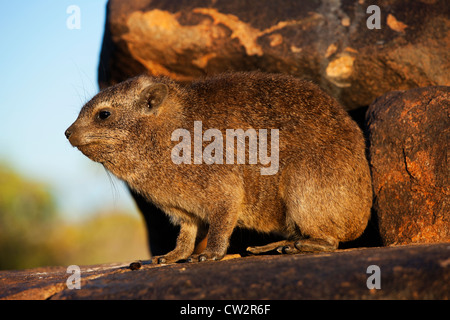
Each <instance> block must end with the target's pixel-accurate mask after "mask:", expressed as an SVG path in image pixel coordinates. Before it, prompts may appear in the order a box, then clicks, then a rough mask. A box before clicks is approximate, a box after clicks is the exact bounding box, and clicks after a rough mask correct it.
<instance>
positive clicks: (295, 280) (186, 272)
mask: <svg viewBox="0 0 450 320" xmlns="http://www.w3.org/2000/svg"><path fill="white" fill-rule="evenodd" d="M449 257H450V243H441V244H432V245H408V246H396V247H385V248H368V249H367V248H365V249H351V250H342V251H338V252H334V253H322V254H304V255H291V256H289V255H284V256H281V255H265V256H250V257H245V258H235V259H230V260H225V261H217V262H203V263H192V264H186V263H184V264H182V263H178V264H171V265H160V266H158V265H156V266H154V265H143V267H142V268H140V269H138V270H135V271H132V270H131V269H130V268H129V267H128V264H122V265H118V264H116V265H102V266H90V267H81V289H79V290H77V289H72V290H69V289H68V288H67V286H66V280H67V278H68V277H69V276H70V274H67V273H66V269H65V268H64V267H58V268H41V269H35V270H23V271H0V283H1V286H0V298H1V299H54V300H59V299H187V300H189V299H246V300H247V299H273V300H276V299H449V298H450V285H449V283H450V258H449ZM369 266H378V267H379V273H378V275H379V285H380V289H376V288H372V289H369V288H368V286H367V283H368V282H369V284H375V283H376V281H375V280H373V277H376V272H377V271H371V270H372V269H371V268H369ZM368 268H369V269H368ZM368 270H369V271H368Z"/></svg>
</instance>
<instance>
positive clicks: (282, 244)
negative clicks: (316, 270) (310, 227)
mask: <svg viewBox="0 0 450 320" xmlns="http://www.w3.org/2000/svg"><path fill="white" fill-rule="evenodd" d="M338 244H339V242H338V241H335V240H323V239H300V240H283V241H278V242H274V243H269V244H267V245H265V246H259V247H248V248H247V251H248V252H250V253H253V254H260V253H265V252H269V251H272V250H276V251H277V252H279V253H286V254H294V253H299V252H321V251H334V250H336V249H337V247H338Z"/></svg>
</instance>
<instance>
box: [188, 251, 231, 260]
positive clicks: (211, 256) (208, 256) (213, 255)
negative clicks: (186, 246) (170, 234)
mask: <svg viewBox="0 0 450 320" xmlns="http://www.w3.org/2000/svg"><path fill="white" fill-rule="evenodd" d="M224 256H225V253H217V252H203V253H201V254H193V255H192V256H190V257H189V258H187V262H197V261H198V262H203V261H215V260H221V259H222V258H223V257H224Z"/></svg>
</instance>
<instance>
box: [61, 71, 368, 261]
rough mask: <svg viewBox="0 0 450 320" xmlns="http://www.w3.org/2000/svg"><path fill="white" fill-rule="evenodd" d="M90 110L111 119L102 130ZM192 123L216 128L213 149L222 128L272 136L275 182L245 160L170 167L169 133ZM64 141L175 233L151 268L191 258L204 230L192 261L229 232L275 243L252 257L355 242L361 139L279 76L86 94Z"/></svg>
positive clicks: (361, 203)
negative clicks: (275, 237)
mask: <svg viewBox="0 0 450 320" xmlns="http://www.w3.org/2000/svg"><path fill="white" fill-rule="evenodd" d="M100 110H107V111H109V112H110V113H111V115H110V116H109V117H108V118H107V119H105V120H101V119H99V118H98V112H99V111H100ZM194 121H202V124H203V131H204V130H206V129H209V128H216V129H219V130H220V131H221V132H222V133H223V134H224V144H225V130H226V129H243V130H244V131H245V130H247V129H249V128H254V129H256V130H258V129H268V131H270V129H279V170H278V172H277V173H276V174H274V175H261V173H260V168H261V166H262V165H261V164H260V163H258V164H252V165H251V164H248V158H246V159H247V162H246V163H247V164H226V163H225V161H224V164H212V165H208V164H204V163H203V164H179V165H177V164H174V163H173V162H172V160H171V150H172V148H173V147H174V146H175V145H176V144H177V143H178V142H176V141H171V134H172V132H173V131H174V130H176V129H178V128H184V129H187V130H189V131H190V132H191V136H192V137H193V134H192V132H193V127H194ZM66 135H67V137H68V138H69V140H70V142H71V143H72V145H73V146H75V147H78V149H79V150H80V151H82V152H83V153H84V154H85V155H86V156H87V157H89V158H90V159H92V160H94V161H97V162H100V163H102V164H103V165H104V166H105V167H106V168H107V169H108V170H109V171H111V172H112V173H113V174H114V175H116V176H117V177H119V178H120V179H122V180H124V181H125V182H126V183H127V184H128V185H129V186H130V187H131V188H132V189H134V190H135V191H137V192H139V193H140V194H142V195H143V196H144V197H145V198H147V199H148V200H150V201H152V202H153V203H154V204H156V205H157V206H158V207H160V208H161V209H162V210H163V211H164V212H165V213H166V214H167V215H168V216H169V217H170V219H171V221H172V222H173V223H175V224H178V225H180V226H181V229H180V230H181V231H180V235H179V237H178V239H177V246H176V248H175V250H174V251H172V252H170V253H168V254H167V255H164V256H161V257H157V259H154V261H155V262H173V261H177V260H180V259H186V258H188V257H190V256H191V255H192V253H193V250H194V246H195V239H196V236H197V235H198V234H201V233H204V232H206V230H205V229H204V227H203V226H205V225H206V226H208V230H207V236H208V243H207V246H206V249H205V250H204V252H203V253H202V254H201V255H200V256H197V255H196V256H194V257H191V260H197V259H199V260H200V261H203V260H205V259H221V258H222V257H223V256H224V255H225V254H226V250H227V247H228V243H229V237H230V235H231V233H232V231H233V229H234V228H235V227H236V226H241V227H245V228H249V229H254V230H257V231H260V232H263V233H274V232H275V233H278V234H282V235H284V237H285V238H286V241H282V242H279V243H275V244H270V245H268V246H264V247H254V248H249V250H250V251H251V252H254V253H259V252H263V251H267V250H271V249H274V248H277V247H280V249H279V251H284V252H287V253H296V252H299V251H317V250H333V249H336V248H337V246H338V243H339V242H345V241H349V240H353V239H356V238H357V237H358V236H360V235H361V233H362V232H363V231H364V229H365V227H366V224H367V221H368V219H369V215H370V207H371V204H372V188H371V180H370V173H369V167H368V163H367V160H366V158H365V144H364V138H363V135H362V133H361V130H360V129H359V128H358V126H357V125H356V123H355V122H354V121H353V120H351V118H350V117H349V116H348V114H347V113H346V112H345V110H343V108H342V107H341V106H340V105H339V104H338V103H337V102H336V101H335V100H334V99H333V98H331V97H330V96H328V95H327V94H326V93H324V92H323V91H322V90H321V89H319V88H318V87H317V86H316V85H314V84H312V83H310V82H306V81H302V80H298V79H296V78H293V77H290V76H287V75H275V74H264V73H258V72H253V73H229V74H223V75H219V76H216V77H211V78H206V79H203V80H198V81H196V82H193V83H192V84H190V85H189V86H187V87H184V88H183V87H180V86H179V85H177V84H175V83H174V82H172V81H171V80H169V79H167V78H154V77H150V76H145V75H144V76H139V77H136V78H133V79H130V80H127V81H125V82H123V83H120V84H118V85H116V86H113V87H111V88H108V89H105V90H103V91H101V92H100V93H99V94H98V95H96V96H95V97H94V98H93V99H92V100H91V101H89V102H88V103H87V104H86V105H85V106H84V107H83V109H82V110H81V112H80V115H79V117H78V119H77V120H76V121H75V123H74V124H72V126H71V127H70V128H69V129H68V130H67V132H66ZM207 144H208V143H204V146H205V145H207ZM247 149H248V148H247ZM192 150H193V149H192ZM268 150H269V152H270V139H269V143H268ZM269 154H270V153H269Z"/></svg>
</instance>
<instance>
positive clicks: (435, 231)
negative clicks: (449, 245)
mask: <svg viewBox="0 0 450 320" xmlns="http://www.w3.org/2000/svg"><path fill="white" fill-rule="evenodd" d="M367 123H368V131H369V141H370V164H371V169H372V179H373V186H374V193H375V202H374V210H375V211H376V212H377V216H378V223H379V230H380V235H381V238H382V240H383V242H384V244H386V245H391V244H407V243H431V242H439V241H450V203H449V199H450V183H449V177H450V172H449V163H448V161H449V150H450V87H429V88H419V89H412V90H408V91H395V92H390V93H388V94H386V95H384V96H382V97H380V98H378V99H377V100H376V101H375V102H374V103H373V104H372V105H371V106H370V107H369V110H368V112H367Z"/></svg>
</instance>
